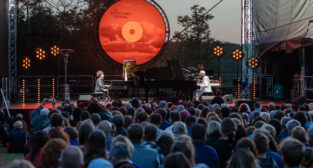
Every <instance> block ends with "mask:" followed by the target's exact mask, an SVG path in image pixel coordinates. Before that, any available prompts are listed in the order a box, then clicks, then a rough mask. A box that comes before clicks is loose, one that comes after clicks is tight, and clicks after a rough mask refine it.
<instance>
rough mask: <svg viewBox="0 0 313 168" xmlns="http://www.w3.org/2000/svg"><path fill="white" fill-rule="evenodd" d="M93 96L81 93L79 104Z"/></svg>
mask: <svg viewBox="0 0 313 168" xmlns="http://www.w3.org/2000/svg"><path fill="white" fill-rule="evenodd" d="M92 98H93V96H92V95H79V96H78V100H77V104H80V103H85V102H88V101H90V100H92Z"/></svg>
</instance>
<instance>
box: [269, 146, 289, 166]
mask: <svg viewBox="0 0 313 168" xmlns="http://www.w3.org/2000/svg"><path fill="white" fill-rule="evenodd" d="M266 155H267V156H269V157H271V158H273V159H274V161H275V162H276V163H277V165H278V167H279V168H284V167H285V166H284V162H283V159H282V157H281V156H280V155H279V154H278V153H276V152H273V151H271V150H268V151H267V152H266Z"/></svg>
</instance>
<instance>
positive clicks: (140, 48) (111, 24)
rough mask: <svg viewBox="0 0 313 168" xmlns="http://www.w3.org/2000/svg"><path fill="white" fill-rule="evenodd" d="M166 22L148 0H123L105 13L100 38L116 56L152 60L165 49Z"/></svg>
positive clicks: (110, 53)
mask: <svg viewBox="0 0 313 168" xmlns="http://www.w3.org/2000/svg"><path fill="white" fill-rule="evenodd" d="M165 30H166V26H165V22H164V20H163V17H162V15H161V13H160V12H159V11H158V9H157V8H155V7H154V6H153V5H152V4H151V3H149V2H147V1H145V0H120V1H118V2H116V3H114V4H113V5H111V6H110V7H109V8H108V9H107V10H106V12H105V13H104V14H103V16H102V18H101V21H100V24H99V39H100V43H101V45H102V48H103V49H104V51H105V52H106V53H107V54H108V56H109V57H111V58H112V59H113V60H115V61H117V62H119V63H121V64H122V63H123V62H124V60H136V64H137V65H140V64H144V63H147V62H149V61H151V60H152V59H153V58H154V57H155V56H157V54H158V53H159V52H160V50H161V49H162V47H163V45H164V43H165V38H166V31H165Z"/></svg>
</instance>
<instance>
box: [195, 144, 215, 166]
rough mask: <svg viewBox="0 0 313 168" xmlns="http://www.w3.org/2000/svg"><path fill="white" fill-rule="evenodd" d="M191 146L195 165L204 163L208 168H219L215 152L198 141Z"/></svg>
mask: <svg viewBox="0 0 313 168" xmlns="http://www.w3.org/2000/svg"><path fill="white" fill-rule="evenodd" d="M193 145H194V147H195V161H196V163H197V164H200V163H204V164H206V165H207V166H208V167H210V168H219V167H220V166H219V157H218V154H217V152H216V150H215V149H214V148H213V147H211V146H209V145H205V144H204V143H202V142H200V141H194V142H193Z"/></svg>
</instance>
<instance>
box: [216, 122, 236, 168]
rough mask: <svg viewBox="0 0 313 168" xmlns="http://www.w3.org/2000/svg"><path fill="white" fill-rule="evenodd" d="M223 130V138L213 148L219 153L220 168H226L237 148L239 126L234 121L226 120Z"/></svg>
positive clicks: (223, 123) (222, 126)
mask: <svg viewBox="0 0 313 168" xmlns="http://www.w3.org/2000/svg"><path fill="white" fill-rule="evenodd" d="M221 129H222V137H221V138H220V139H219V140H218V141H217V142H216V143H214V144H213V147H214V148H215V149H216V152H217V153H218V157H219V163H220V167H221V168H225V167H226V165H227V164H226V163H227V161H228V160H229V158H230V156H231V154H232V151H233V149H234V146H235V138H236V130H237V125H236V123H235V122H234V121H233V120H232V119H230V118H225V119H224V120H223V121H222V124H221Z"/></svg>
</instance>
